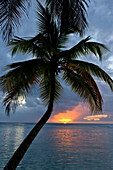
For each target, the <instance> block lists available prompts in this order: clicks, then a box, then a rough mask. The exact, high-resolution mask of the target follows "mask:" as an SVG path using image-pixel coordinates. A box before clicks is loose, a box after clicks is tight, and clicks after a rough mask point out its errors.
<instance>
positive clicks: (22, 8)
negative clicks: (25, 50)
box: [0, 0, 90, 42]
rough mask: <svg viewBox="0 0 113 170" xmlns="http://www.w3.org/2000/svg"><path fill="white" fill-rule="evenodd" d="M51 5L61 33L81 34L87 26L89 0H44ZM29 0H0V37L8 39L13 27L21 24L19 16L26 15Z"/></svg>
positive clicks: (10, 36) (29, 4) (13, 29)
mask: <svg viewBox="0 0 113 170" xmlns="http://www.w3.org/2000/svg"><path fill="white" fill-rule="evenodd" d="M44 1H45V2H46V3H47V5H48V6H50V5H51V13H52V14H53V15H54V16H57V17H58V19H59V23H60V24H61V27H60V29H61V31H62V32H63V33H65V34H66V33H69V32H73V31H75V32H79V33H80V34H82V33H83V32H84V31H85V28H86V27H87V25H88V24H87V19H86V16H87V11H86V8H87V7H88V3H87V2H88V1H90V0H62V1H61V0H56V1H54V0H44ZM30 6H31V0H0V26H1V32H2V37H3V39H4V40H6V41H8V42H9V40H10V39H11V38H12V36H13V34H14V31H15V28H16V27H18V26H19V25H21V18H22V17H23V16H24V15H28V11H29V10H28V9H29V8H28V7H30Z"/></svg>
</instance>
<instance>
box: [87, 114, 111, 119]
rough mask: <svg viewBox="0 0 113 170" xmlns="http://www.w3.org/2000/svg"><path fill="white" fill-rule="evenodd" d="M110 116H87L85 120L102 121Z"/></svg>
mask: <svg viewBox="0 0 113 170" xmlns="http://www.w3.org/2000/svg"><path fill="white" fill-rule="evenodd" d="M107 117H108V115H105V114H104V115H93V116H86V117H84V119H85V120H100V119H102V118H107Z"/></svg>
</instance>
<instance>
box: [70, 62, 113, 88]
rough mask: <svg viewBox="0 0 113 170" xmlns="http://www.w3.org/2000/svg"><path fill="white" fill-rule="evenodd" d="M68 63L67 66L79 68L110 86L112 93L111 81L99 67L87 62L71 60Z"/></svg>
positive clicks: (112, 84)
mask: <svg viewBox="0 0 113 170" xmlns="http://www.w3.org/2000/svg"><path fill="white" fill-rule="evenodd" d="M70 63H71V64H69V65H70V66H73V68H74V67H75V68H76V66H80V67H81V68H83V69H84V70H86V71H87V72H88V73H89V74H91V75H93V76H95V77H97V78H99V79H101V80H104V81H105V82H106V83H107V84H108V85H109V86H110V88H111V90H112V91H113V80H112V79H111V77H110V76H109V75H108V74H107V73H106V72H105V71H104V70H102V69H101V68H100V67H99V66H97V65H95V64H92V63H89V62H85V61H81V60H72V61H70Z"/></svg>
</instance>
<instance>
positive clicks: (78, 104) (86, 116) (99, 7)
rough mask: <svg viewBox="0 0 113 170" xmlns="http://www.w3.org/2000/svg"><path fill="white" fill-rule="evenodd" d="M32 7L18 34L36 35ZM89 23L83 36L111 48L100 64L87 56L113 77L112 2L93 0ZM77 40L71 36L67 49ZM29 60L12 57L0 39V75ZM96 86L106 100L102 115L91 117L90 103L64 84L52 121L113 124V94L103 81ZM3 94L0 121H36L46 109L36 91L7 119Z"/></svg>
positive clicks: (89, 12)
mask: <svg viewBox="0 0 113 170" xmlns="http://www.w3.org/2000/svg"><path fill="white" fill-rule="evenodd" d="M32 6H33V7H32V8H31V9H30V12H29V18H28V19H25V18H24V19H23V21H22V25H21V27H20V28H18V30H17V31H16V33H15V35H19V36H22V37H30V36H33V35H35V32H36V31H35V30H36V23H35V13H34V10H33V8H34V4H32ZM88 23H89V27H88V29H87V30H86V34H85V35H84V37H86V36H88V35H91V36H92V37H93V39H92V40H94V41H98V42H101V43H103V44H105V45H106V46H107V47H108V48H109V52H107V53H106V54H105V55H104V56H103V62H101V63H99V61H98V58H96V57H95V56H93V55H92V56H88V57H87V61H89V62H90V61H91V62H93V63H96V64H98V65H99V66H100V67H101V68H103V69H104V70H105V71H106V72H107V73H108V74H109V75H110V76H111V77H112V78H113V0H92V1H91V2H90V4H89V9H88ZM77 40H79V39H78V37H77V36H76V35H71V36H70V39H69V43H68V44H67V48H69V47H71V46H73V45H74V44H75V43H76V42H77ZM29 58H30V56H28V55H20V54H19V55H15V56H14V57H13V58H12V57H11V54H10V50H9V49H8V48H7V47H6V44H5V42H3V41H2V38H1V36H0V75H2V74H3V73H4V71H3V69H4V67H5V65H6V64H9V63H11V62H15V61H20V60H25V59H29ZM83 59H84V58H83ZM85 60H86V58H85ZM97 83H98V85H99V88H100V91H101V94H102V96H103V100H104V103H103V115H99V116H91V113H90V109H89V107H88V104H87V103H84V102H83V101H82V99H80V98H79V97H78V96H77V95H76V94H74V93H73V92H72V91H71V90H70V88H69V87H67V86H66V85H65V84H63V87H64V89H63V92H62V97H61V99H60V101H59V102H58V103H56V104H55V105H54V110H53V115H52V117H51V119H50V120H49V122H55V123H56V122H58V123H60V122H113V93H112V92H111V91H110V88H109V87H108V86H107V85H106V84H105V83H104V82H100V81H99V80H97ZM0 94H1V95H0V108H1V109H0V122H14V121H15V122H20V121H21V122H37V121H38V120H39V118H40V117H41V116H42V114H43V113H44V112H45V110H46V107H45V105H44V104H43V103H42V102H41V100H40V98H39V92H38V88H37V89H34V88H33V89H32V90H31V92H30V94H29V95H28V96H27V98H26V99H25V100H24V101H22V100H21V98H20V106H18V107H17V109H16V112H15V113H14V114H13V113H12V112H11V113H10V116H9V117H8V116H6V114H5V108H4V107H3V104H2V100H3V94H2V93H0ZM97 114H98V113H97Z"/></svg>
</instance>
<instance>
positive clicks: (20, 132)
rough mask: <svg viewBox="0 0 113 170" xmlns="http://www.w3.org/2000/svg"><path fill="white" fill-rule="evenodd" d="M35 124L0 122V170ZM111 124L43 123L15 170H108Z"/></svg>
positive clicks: (112, 158) (112, 156)
mask: <svg viewBox="0 0 113 170" xmlns="http://www.w3.org/2000/svg"><path fill="white" fill-rule="evenodd" d="M34 125H35V124H28V123H0V170H2V169H3V167H4V166H5V164H6V163H7V161H8V160H9V158H10V157H11V155H12V154H13V152H14V151H15V150H16V149H17V147H18V146H19V144H20V143H21V142H22V140H23V139H24V137H25V136H26V135H27V134H28V132H29V131H30V130H31V129H32V127H33V126H34ZM112 169H113V125H110V124H103V125H102V124H65V125H63V124H46V125H45V126H44V127H43V129H42V130H41V132H40V133H39V134H38V136H37V137H36V139H35V140H34V142H33V143H32V145H31V147H30V148H29V149H28V151H27V153H26V154H25V156H24V158H23V160H22V161H21V163H20V164H19V166H18V168H17V170H112Z"/></svg>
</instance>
